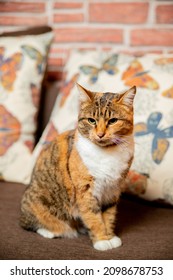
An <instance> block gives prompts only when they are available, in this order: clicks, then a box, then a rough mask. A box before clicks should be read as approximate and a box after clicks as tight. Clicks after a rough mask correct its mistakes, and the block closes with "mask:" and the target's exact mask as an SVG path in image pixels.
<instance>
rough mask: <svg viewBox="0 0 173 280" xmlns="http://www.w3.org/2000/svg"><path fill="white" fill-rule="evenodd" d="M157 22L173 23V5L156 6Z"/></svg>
mask: <svg viewBox="0 0 173 280" xmlns="http://www.w3.org/2000/svg"><path fill="white" fill-rule="evenodd" d="M156 22H157V23H173V5H160V6H158V7H157V8H156Z"/></svg>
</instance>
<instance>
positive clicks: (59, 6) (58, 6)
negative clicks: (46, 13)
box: [54, 1, 83, 9]
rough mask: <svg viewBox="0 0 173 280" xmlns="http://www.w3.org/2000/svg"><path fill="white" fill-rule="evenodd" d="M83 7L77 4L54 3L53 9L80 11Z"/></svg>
mask: <svg viewBox="0 0 173 280" xmlns="http://www.w3.org/2000/svg"><path fill="white" fill-rule="evenodd" d="M82 7H83V4H82V3H79V2H59V1H58V2H55V3H54V9H80V8H82Z"/></svg>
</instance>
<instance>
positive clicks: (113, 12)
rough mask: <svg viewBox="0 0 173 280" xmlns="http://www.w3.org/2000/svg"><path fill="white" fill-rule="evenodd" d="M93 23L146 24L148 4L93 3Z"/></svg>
mask: <svg viewBox="0 0 173 280" xmlns="http://www.w3.org/2000/svg"><path fill="white" fill-rule="evenodd" d="M89 15H90V21H91V22H105V23H111V22H112V23H144V22H146V20H147V15H148V3H91V4H90V5H89Z"/></svg>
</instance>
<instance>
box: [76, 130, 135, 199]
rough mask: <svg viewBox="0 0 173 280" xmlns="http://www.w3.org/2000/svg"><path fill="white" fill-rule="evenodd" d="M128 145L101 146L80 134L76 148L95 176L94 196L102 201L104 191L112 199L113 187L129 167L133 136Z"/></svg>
mask: <svg viewBox="0 0 173 280" xmlns="http://www.w3.org/2000/svg"><path fill="white" fill-rule="evenodd" d="M128 143H129V144H126V146H124V145H118V146H112V147H107V148H102V147H99V146H98V145H96V144H94V143H92V142H91V141H90V140H88V139H87V138H85V137H83V136H82V135H81V134H79V135H78V140H77V143H76V148H77V150H78V152H79V155H80V157H81V158H82V161H83V163H84V164H85V166H86V167H87V169H88V171H89V173H90V174H91V175H92V176H93V177H94V180H95V183H94V193H93V194H94V196H96V197H97V198H98V199H99V200H100V201H102V197H103V193H104V197H106V196H107V199H106V200H108V201H109V200H110V198H111V195H112V192H113V189H115V188H116V187H118V186H117V183H118V181H119V179H120V178H121V175H122V173H123V171H125V170H126V169H127V168H128V162H129V160H130V158H131V157H132V156H133V150H134V144H133V136H132V137H131V138H129V139H128Z"/></svg>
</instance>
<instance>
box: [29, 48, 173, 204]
mask: <svg viewBox="0 0 173 280" xmlns="http://www.w3.org/2000/svg"><path fill="white" fill-rule="evenodd" d="M65 73H66V81H65V83H64V85H63V86H62V88H61V90H60V94H59V95H58V97H57V101H56V104H55V107H54V110H53V112H52V116H51V119H50V122H49V124H48V126H47V127H46V129H45V132H44V133H43V136H42V137H41V139H40V142H39V144H38V145H37V147H36V149H35V150H34V154H33V156H34V158H36V157H37V156H38V154H39V153H40V151H41V149H42V147H43V146H44V145H45V144H46V143H48V142H50V141H51V140H52V139H53V138H54V137H56V135H57V134H58V133H61V132H62V131H64V130H67V129H71V128H74V127H75V126H76V122H77V112H78V92H77V88H76V86H75V82H76V81H77V82H78V83H79V84H81V85H83V86H84V87H86V88H88V89H90V90H92V91H103V92H104V91H112V92H119V91H122V90H124V89H126V88H129V87H131V86H133V85H136V86H137V95H136V98H135V105H134V107H135V115H134V121H135V129H134V132H135V157H134V162H133V165H132V170H131V172H130V174H129V177H128V184H127V185H126V188H128V192H131V193H135V194H137V195H139V196H140V197H143V198H145V199H149V200H161V201H164V202H168V203H171V204H173V175H172V157H173V81H172V73H173V55H167V56H165V55H163V56H162V55H155V54H148V55H144V56H141V57H134V56H130V55H123V54H119V55H118V54H115V53H108V52H96V51H87V52H84V51H75V52H73V53H72V54H71V56H70V57H69V61H68V62H67V65H66V67H65Z"/></svg>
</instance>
